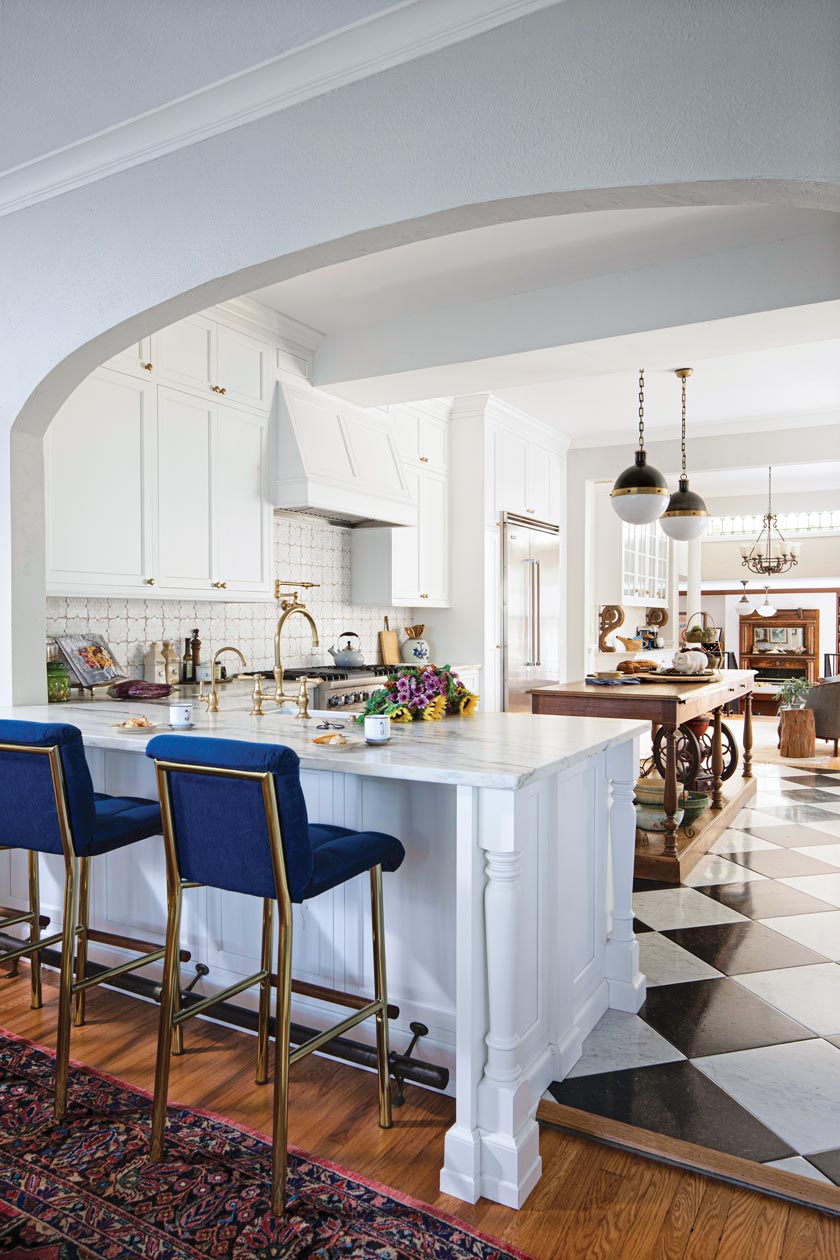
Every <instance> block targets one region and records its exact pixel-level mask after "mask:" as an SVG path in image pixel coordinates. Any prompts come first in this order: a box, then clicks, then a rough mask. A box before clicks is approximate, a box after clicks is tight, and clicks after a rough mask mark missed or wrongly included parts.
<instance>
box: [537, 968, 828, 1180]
mask: <svg viewBox="0 0 840 1260" xmlns="http://www.w3.org/2000/svg"><path fill="white" fill-rule="evenodd" d="M707 983H709V984H712V983H716V982H715V981H707ZM677 987H681V986H677ZM549 1088H550V1091H551V1093H552V1094H553V1096H554V1097H555V1098H556V1100H557V1101H558V1102H559V1103H563V1104H564V1105H565V1106H567V1107H577V1108H578V1109H579V1110H580V1111H588V1112H589V1113H590V1114H594V1115H597V1116H608V1117H609V1118H611V1119H613V1120H620V1121H622V1122H623V1123H624V1124H633V1125H636V1126H637V1127H638V1128H641V1129H648V1130H650V1131H652V1132H653V1133H662V1134H665V1135H666V1136H667V1137H675V1138H681V1139H682V1140H683V1141H684V1142H695V1143H696V1144H697V1145H698V1146H705V1147H708V1148H710V1149H711V1150H714V1151H724V1152H725V1153H726V1154H729V1155H740V1156H742V1157H743V1158H744V1159H755V1160H759V1161H767V1160H771V1159H785V1158H786V1157H787V1156H789V1155H793V1154H795V1152H794V1151H793V1150H791V1148H790V1147H789V1146H787V1144H786V1143H784V1142H783V1141H782V1140H781V1138H778V1137H776V1135H775V1133H771V1131H770V1130H769V1129H768V1128H765V1126H764V1125H763V1124H761V1123H760V1121H758V1120H756V1119H755V1117H754V1116H752V1115H750V1113H749V1112H748V1111H746V1110H745V1109H744V1108H743V1107H741V1106H740V1105H739V1104H738V1103H737V1102H735V1100H734V1098H731V1097H730V1096H729V1094H727V1093H725V1092H724V1091H723V1090H722V1089H720V1088H719V1086H717V1085H715V1084H714V1082H712V1081H710V1080H709V1079H708V1077H706V1076H704V1075H703V1073H702V1072H700V1071H699V1070H698V1069H697V1068H696V1067H694V1066H693V1065H692V1064H691V1063H685V1062H682V1063H661V1064H657V1065H656V1066H654V1067H644V1068H636V1069H627V1070H625V1071H621V1072H601V1073H598V1074H596V1075H593V1076H575V1077H572V1079H571V1080H567V1081H558V1082H556V1083H555V1084H553V1085H551V1086H550V1087H549ZM826 1176H828V1174H826Z"/></svg>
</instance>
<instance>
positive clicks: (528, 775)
mask: <svg viewBox="0 0 840 1260" xmlns="http://www.w3.org/2000/svg"><path fill="white" fill-rule="evenodd" d="M175 698H177V697H175ZM167 703H168V702H167ZM220 704H221V712H220V713H214V714H207V713H206V712H205V710H204V708H203V707H201V708H200V709H199V708H198V706H196V708H197V714H196V724H195V726H194V727H193V729H192V730H191V731H184V732H182V733H181V734H180V738H182V739H185V740H188V739H190V738H191V737H192V736H193V735H205V736H206V735H209V736H211V737H216V738H218V739H241V740H247V741H248V742H252V743H275V742H276V743H281V744H286V745H288V746H289V747H290V748H293V749H294V750H295V752H296V753H297V754H298V756H299V757H300V761H301V766H302V767H303V768H304V769H306V770H331V771H339V772H343V773H346V774H363V775H367V776H369V777H372V778H384V779H405V780H410V781H414V782H423V783H449V784H466V785H472V786H476V787H497V788H507V789H514V788H519V787H523V786H524V785H525V784H526V783H528V782H529V781H531V780H533V779H537V778H542V777H544V776H546V775H550V774H554V773H556V772H557V771H559V770H563V769H566V768H567V767H568V766H572V765H574V764H575V762H578V761H581V760H583V759H585V758H586V757H589V756H592V755H593V754H595V753H597V752H600V751H602V750H603V749H605V748H609V747H612V746H613V745H615V744H620V743H622V742H623V741H624V740H626V739H629V738H631V737H632V736H634V735H640V734H643V733H644V732H646V731H647V730H648V723H647V722H638V721H635V720H627V719H623V718H622V719H618V718H589V717H587V718H582V717H549V716H539V717H535V716H533V715H532V714H530V713H482V712H480V711H479V712H478V713H476V714H475V715H474V716H473V717H449V718H445V719H444V720H443V721H440V722H423V721H418V722H412V723H410V724H409V723H406V724H400V723H392V726H391V730H392V738H391V740H390V743H388V744H385V745H377V746H374V745H371V744H367V743H365V739H364V735H363V733H362V729H361V727H360V726H357V724H356V723H355V722H354V721H353V719H352V717H351V716H350V715H347V716H346V717H345V718H344V719H343V721H344V731H343V734H344V735H345V736H346V737H347V739H348V744H347V745H345V746H339V747H335V746H329V745H318V744H313V743H312V740H313V738H314V737H315V736H316V735H319V734H324V732H323V731H317V730H316V729H315V728H316V726H317V724H318V721H319V719H318V718H317V717H314V718H311V719H310V720H309V721H308V722H303V721H301V720H299V719H298V718H296V717H294V716H291V715H289V714H286V713H283V712H280V711H277V710H274V708H273V706H272V705H271V704H268V703H266V705H265V710H266V712H265V716H264V717H262V718H252V717H251V716H250V714H249V711H250V708H251V700H250V695H249V694H247V692H245V693H243V692H242V691H238V689H236V688H235V687H233V686H232V687H231V688H226V689H225V690H223V692H222V696H221V701H220ZM141 713H145V714H146V715H147V716H148V717H149V718H150V719H151V720H152V721H155V720H156V718H157V717H158V716H159V718H160V721H161V723H162V725H161V726H160V727H158V729H157V730H155V731H151V732H150V731H147V730H146V731H144V730H139V731H125V730H119V729H117V728H116V723H119V722H121V721H124V720H125V719H126V718H127V717H130V716H136V715H138V714H141ZM336 716H337V715H336V714H334V713H331V714H330V717H331V718H335V717H336ZM0 717H3V718H17V719H20V720H28V721H33V722H69V723H70V724H71V725H73V726H77V727H78V728H79V729H80V730H81V732H82V735H83V737H84V740H85V743H86V744H87V745H89V746H90V747H91V748H105V749H115V750H120V751H129V752H136V753H138V754H141V755H142V754H143V753H144V752H145V749H146V744H147V743H148V742H149V740H150V739H151V738H152V737H153V735H157V734H161V733H168V731H169V727H168V725H167V724H166V723H167V719H168V711H167V708H166V706H159V705H155V704H152V703H150V702H148V701H139V702H135V701H118V700H110V699H105V698H95V699H93V700H89V699H81V698H80V699H74V700H72V701H71V702H70V703H67V704H51V705H46V704H43V705H28V706H20V707H16V708H8V707H7V708H0ZM338 717H339V720H342V719H341V718H340V715H338Z"/></svg>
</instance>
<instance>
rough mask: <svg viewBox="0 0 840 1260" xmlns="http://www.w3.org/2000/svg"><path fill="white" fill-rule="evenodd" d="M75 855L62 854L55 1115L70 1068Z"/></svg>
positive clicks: (63, 1109)
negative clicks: (62, 885)
mask: <svg viewBox="0 0 840 1260" xmlns="http://www.w3.org/2000/svg"><path fill="white" fill-rule="evenodd" d="M76 876H77V863H76V858H75V857H65V868H64V927H63V929H62V937H61V971H60V978H59V989H58V1035H57V1038H56V1048H55V1118H56V1120H63V1119H64V1117H65V1115H66V1114H67V1077H68V1073H69V1070H70V1027H71V1024H72V1017H73V989H72V986H73V953H74V948H73V947H74V945H75V943H76Z"/></svg>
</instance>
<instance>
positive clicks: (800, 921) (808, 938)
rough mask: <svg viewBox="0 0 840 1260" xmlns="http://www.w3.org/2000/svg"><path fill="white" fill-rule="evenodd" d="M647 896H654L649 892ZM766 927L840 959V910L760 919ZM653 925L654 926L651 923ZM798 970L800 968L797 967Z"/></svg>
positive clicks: (829, 956) (823, 953) (818, 951)
mask: <svg viewBox="0 0 840 1260" xmlns="http://www.w3.org/2000/svg"><path fill="white" fill-rule="evenodd" d="M645 895H646V896H653V893H647V894H645ZM758 921H759V923H763V924H764V926H765V927H769V928H772V929H773V931H774V932H781V934H782V936H787V937H789V938H790V939H791V940H792V941H798V942H799V944H800V945H807V946H808V948H809V949H815V950H816V951H817V953H818V954H822V955H823V957H824V958H832V959H833V960H834V961H835V962H837V960H838V959H840V910H822V911H820V912H819V913H818V914H788V915H781V916H778V917H776V918H772V919H759V920H758ZM651 926H653V925H652V924H651ZM796 970H798V968H796Z"/></svg>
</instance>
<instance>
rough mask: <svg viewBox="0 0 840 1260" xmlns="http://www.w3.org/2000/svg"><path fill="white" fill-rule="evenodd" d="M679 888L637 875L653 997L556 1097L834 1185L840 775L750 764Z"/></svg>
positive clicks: (593, 1039)
mask: <svg viewBox="0 0 840 1260" xmlns="http://www.w3.org/2000/svg"><path fill="white" fill-rule="evenodd" d="M755 771H756V774H757V778H758V794H757V796H756V798H755V801H754V803H753V805H752V806H751V808H750V809H746V810H744V811H742V813H741V814H740V815H739V816H738V817H737V818H736V819H735V820H734V825H733V827H732V828H731V829H730V830H729V831H727V832H725V833H724V835H722V836H721V838H720V839H719V840H718V841H717V842H716V843H715V845H714V846H713V848H712V851H711V852H710V853H708V854H707V855H706V857H704V858H703V859H701V861H700V862H699V863H698V865H697V866H696V867H695V868H694V870H693V871H692V872H691V874H690V875H689V876H688V879H687V881H686V885H685V886H684V887H673V886H671V885H665V884H654V883H646V882H644V881H641V880H639V881H637V882H636V889H635V894H634V899H633V908H634V913H635V915H636V921H635V928H636V933H637V936H638V941H639V952H640V955H641V968H642V971H643V972H644V973H645V975H646V976H647V997H646V1000H645V1003H644V1005H643V1006H642V1008H641V1010H640V1011H639V1013H638V1015H629V1014H625V1013H624V1012H621V1011H607V1013H606V1014H605V1015H604V1017H603V1018H602V1019H601V1021H600V1022H599V1023H598V1025H597V1026H596V1027H595V1028H594V1029H593V1031H592V1032H591V1033H590V1035H589V1036H588V1037H587V1038H586V1041H585V1042H584V1045H583V1053H582V1055H581V1057H580V1059H579V1060H578V1062H577V1063H576V1064H575V1066H574V1067H573V1068H572V1070H571V1072H570V1073H569V1075H568V1076H567V1078H566V1079H565V1080H564V1081H557V1082H555V1083H554V1084H553V1085H552V1086H551V1088H550V1090H549V1094H548V1095H547V1097H553V1098H555V1099H556V1100H557V1101H558V1102H561V1103H564V1104H566V1105H567V1106H570V1107H577V1108H580V1109H581V1110H583V1111H589V1112H592V1113H595V1114H597V1115H601V1116H609V1117H611V1118H613V1119H616V1120H621V1121H623V1122H624V1123H626V1124H633V1125H637V1126H638V1127H640V1128H643V1129H650V1130H653V1131H654V1132H656V1133H662V1134H665V1135H667V1136H669V1137H678V1138H682V1139H684V1140H685V1141H688V1142H695V1143H698V1144H699V1145H701V1146H707V1147H710V1148H712V1149H714V1150H718V1151H725V1152H727V1153H728V1154H731V1155H740V1156H742V1157H744V1158H746V1159H753V1160H756V1161H758V1162H760V1163H764V1164H768V1165H769V1166H770V1167H773V1168H782V1169H785V1170H786V1171H788V1172H795V1173H800V1174H801V1175H802V1176H805V1177H811V1178H813V1179H815V1180H817V1181H824V1182H830V1183H833V1184H835V1185H840V775H837V774H835V775H832V774H830V773H827V772H826V773H815V772H813V771H797V770H794V769H791V768H790V767H787V766H781V767H778V766H770V765H757V766H755Z"/></svg>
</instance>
